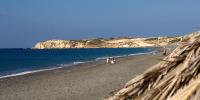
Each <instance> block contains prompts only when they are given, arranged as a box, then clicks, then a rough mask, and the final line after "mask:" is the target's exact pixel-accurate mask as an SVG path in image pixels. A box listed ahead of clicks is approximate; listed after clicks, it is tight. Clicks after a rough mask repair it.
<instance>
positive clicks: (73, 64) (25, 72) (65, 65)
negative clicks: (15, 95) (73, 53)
mask: <svg viewBox="0 0 200 100" xmlns="http://www.w3.org/2000/svg"><path fill="white" fill-rule="evenodd" d="M155 52H156V50H153V51H151V52H146V53H135V54H128V55H121V56H113V57H116V58H123V57H129V56H137V55H146V54H152V53H155ZM105 59H106V57H98V58H96V59H94V60H88V61H85V62H81V61H80V62H73V63H69V64H64V65H59V66H56V67H55V66H54V67H49V68H44V69H38V70H27V71H22V72H19V73H13V74H8V75H2V76H1V75H0V79H3V78H10V77H16V76H22V75H27V74H33V73H39V72H44V71H51V70H56V69H62V68H69V69H70V68H71V67H75V66H76V65H79V64H85V63H91V62H96V61H99V60H105Z"/></svg>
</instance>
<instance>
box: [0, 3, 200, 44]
mask: <svg viewBox="0 0 200 100" xmlns="http://www.w3.org/2000/svg"><path fill="white" fill-rule="evenodd" d="M199 5H200V0H165V1H164V0H0V48H21V47H22V48H27V47H32V46H33V45H34V44H35V43H36V42H39V41H42V40H47V39H82V38H92V37H113V36H133V37H147V36H163V35H167V36H173V35H182V34H186V33H189V32H192V31H197V29H195V27H199V26H200V11H199V9H200V6H199Z"/></svg>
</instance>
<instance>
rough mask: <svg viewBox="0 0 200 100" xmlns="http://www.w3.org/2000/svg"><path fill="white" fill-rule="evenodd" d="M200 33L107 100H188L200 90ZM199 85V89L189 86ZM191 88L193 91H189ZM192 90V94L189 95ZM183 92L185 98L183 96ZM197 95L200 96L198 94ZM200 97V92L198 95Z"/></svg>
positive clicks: (190, 37) (189, 37) (189, 38)
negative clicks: (180, 96)
mask: <svg viewBox="0 0 200 100" xmlns="http://www.w3.org/2000/svg"><path fill="white" fill-rule="evenodd" d="M199 37H200V33H199V32H197V33H195V34H193V35H188V36H186V37H184V38H187V39H188V40H187V43H182V44H180V45H179V46H178V47H177V48H176V49H175V50H174V51H173V52H172V53H171V54H170V55H168V56H167V57H165V58H164V59H163V60H162V61H160V62H159V63H158V64H156V65H154V66H153V67H151V68H150V69H147V70H146V71H145V72H144V73H143V74H141V75H139V76H137V77H135V78H134V79H132V80H130V81H129V82H128V83H126V85H125V86H124V87H123V88H122V89H120V90H119V91H116V92H114V93H113V94H112V95H111V96H110V97H108V98H106V99H107V100H132V99H134V100H135V99H136V100H137V99H138V100H167V99H170V100H171V99H172V100H179V99H177V98H176V97H178V93H179V94H180V95H184V96H185V98H181V100H185V99H186V100H187V99H189V98H191V95H192V94H194V91H195V93H196V91H197V88H199V87H200V78H199V77H198V76H199V74H200V40H198V38H199ZM194 81H196V82H195V83H196V85H195V86H194V85H192V86H191V85H190V84H192V82H193V83H194ZM188 87H191V88H188ZM187 89H190V91H191V92H189V90H187ZM180 91H182V92H184V91H185V92H184V93H185V94H181V93H180ZM197 94H198V93H197ZM199 95H200V92H199Z"/></svg>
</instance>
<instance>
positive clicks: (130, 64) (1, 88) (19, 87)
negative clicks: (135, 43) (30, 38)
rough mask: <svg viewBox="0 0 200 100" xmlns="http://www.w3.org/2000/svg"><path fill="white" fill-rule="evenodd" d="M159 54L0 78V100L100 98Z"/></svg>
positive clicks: (154, 62)
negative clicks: (112, 62) (110, 62)
mask: <svg viewBox="0 0 200 100" xmlns="http://www.w3.org/2000/svg"><path fill="white" fill-rule="evenodd" d="M161 58H163V56H162V55H161V54H155V55H153V54H147V55H138V56H129V57H123V58H117V64H105V61H104V60H100V61H95V62H90V63H84V64H79V65H74V66H73V67H71V68H61V69H56V70H50V71H43V72H38V73H32V74H27V75H22V76H15V77H10V78H3V79H0V100H101V99H102V98H103V97H105V96H107V95H108V94H109V93H110V92H112V91H113V90H116V89H119V88H120V87H122V86H124V84H125V83H126V82H127V81H129V80H130V79H132V78H133V77H135V76H136V75H138V74H140V73H142V72H143V71H144V70H145V69H147V68H149V67H151V66H152V65H154V64H156V63H158V62H159V60H160V59H161Z"/></svg>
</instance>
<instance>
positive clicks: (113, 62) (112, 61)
mask: <svg viewBox="0 0 200 100" xmlns="http://www.w3.org/2000/svg"><path fill="white" fill-rule="evenodd" d="M106 63H107V64H115V63H116V59H115V57H107V59H106Z"/></svg>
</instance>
